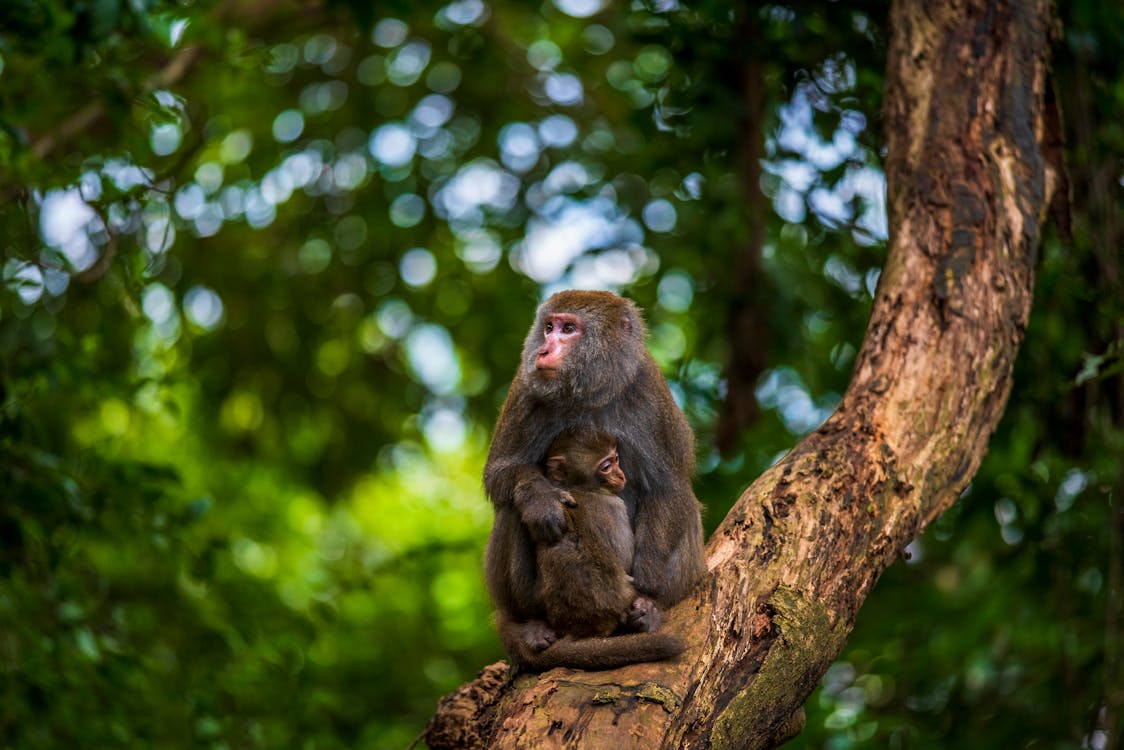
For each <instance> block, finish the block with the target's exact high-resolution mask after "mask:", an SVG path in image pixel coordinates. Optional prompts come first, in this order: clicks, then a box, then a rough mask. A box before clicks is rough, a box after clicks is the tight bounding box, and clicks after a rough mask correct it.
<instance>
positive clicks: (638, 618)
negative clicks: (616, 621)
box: [628, 596, 663, 633]
mask: <svg viewBox="0 0 1124 750" xmlns="http://www.w3.org/2000/svg"><path fill="white" fill-rule="evenodd" d="M662 624H663V612H661V611H660V608H659V605H657V604H656V603H655V602H654V601H652V600H651V599H649V598H648V597H646V596H638V597H636V599H635V600H634V601H633V602H632V608H631V609H630V610H628V627H629V628H630V629H632V630H634V631H636V632H639V633H652V632H655V631H657V630H659V629H660V625H662Z"/></svg>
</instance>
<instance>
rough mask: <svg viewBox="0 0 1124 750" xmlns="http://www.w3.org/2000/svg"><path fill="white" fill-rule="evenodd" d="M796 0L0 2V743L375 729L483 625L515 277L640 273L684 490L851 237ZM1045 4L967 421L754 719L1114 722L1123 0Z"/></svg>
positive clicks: (834, 130)
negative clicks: (747, 1)
mask: <svg viewBox="0 0 1124 750" xmlns="http://www.w3.org/2000/svg"><path fill="white" fill-rule="evenodd" d="M842 6H843V4H840V3H823V4H817V3H792V4H787V5H785V4H776V5H764V6H759V7H754V8H752V9H750V10H747V11H743V10H742V9H740V8H738V9H737V10H732V9H731V6H730V5H729V4H725V3H718V2H702V3H698V4H687V3H676V2H655V3H632V4H627V3H607V2H601V1H600V0H554V2H553V3H550V2H547V3H542V4H540V5H533V4H526V3H517V2H510V1H507V2H491V3H485V2H482V1H481V0H457V1H456V2H453V3H450V4H441V3H419V2H387V3H376V4H370V3H362V2H354V3H348V2H339V1H336V2H328V1H327V0H325V1H324V2H315V1H309V2H292V1H286V0H273V1H271V0H264V1H262V2H255V3H238V2H204V1H200V2H194V3H192V2H186V1H183V0H181V1H178V2H175V1H171V0H168V1H161V0H147V1H144V2H131V3H124V2H114V1H112V0H111V1H110V2H77V1H75V2H66V1H64V0H49V1H47V2H32V1H31V0H16V1H15V2H9V3H6V4H5V5H4V7H3V8H0V254H2V257H0V264H2V268H3V283H2V285H0V398H2V406H0V456H2V457H3V460H2V462H0V665H2V673H3V675H4V679H3V681H2V682H0V731H2V734H0V736H3V737H4V739H5V744H7V745H10V746H12V747H29V748H36V747H43V748H49V747H58V746H71V745H74V746H82V745H90V746H99V747H101V746H107V747H112V746H130V747H138V746H159V747H178V746H184V747H187V746H191V747H195V746H214V747H232V746H253V747H284V746H295V745H308V746H310V747H402V746H404V745H405V744H407V743H408V742H409V741H410V740H411V739H412V738H413V737H414V736H415V735H416V734H417V733H418V731H420V729H421V727H422V725H423V724H424V722H425V719H426V718H427V717H428V715H429V714H430V713H431V712H432V710H433V706H434V704H435V701H436V699H437V697H438V696H440V695H442V694H443V693H446V692H448V691H449V690H450V689H452V688H453V687H455V686H456V685H458V684H460V683H461V682H463V681H464V680H465V679H467V678H469V677H471V676H472V674H473V673H474V672H475V670H476V669H478V668H479V667H480V666H481V665H483V664H485V663H487V662H488V661H492V660H494V659H495V658H498V657H499V655H500V649H499V645H498V641H497V640H496V638H495V636H494V634H493V632H492V630H491V624H490V606H489V604H488V602H487V598H486V595H485V593H484V590H483V586H482V582H481V578H480V573H479V560H480V555H481V551H482V547H483V540H484V537H485V535H486V533H487V529H488V524H489V519H490V509H489V507H488V504H487V502H486V500H485V499H484V497H483V494H482V491H481V489H480V469H481V466H482V463H483V456H484V452H485V450H486V447H487V441H488V435H489V432H490V428H491V424H492V421H493V420H494V417H495V414H496V411H497V409H498V406H499V404H500V403H501V401H502V398H503V395H504V393H505V390H506V386H507V383H508V380H509V378H510V375H511V372H512V371H513V369H514V366H515V359H516V353H517V351H518V349H519V345H520V341H521V339H522V337H523V335H524V333H525V331H526V326H527V324H528V323H529V321H530V317H531V311H532V309H533V307H534V304H535V302H536V301H537V299H538V298H539V297H540V296H541V295H542V294H543V293H545V292H546V291H549V290H552V289H557V288H562V287H567V286H577V287H594V286H596V287H607V288H612V289H615V290H620V291H622V292H624V293H626V294H628V295H629V296H632V297H633V298H635V299H636V300H637V301H638V302H640V303H641V304H642V305H643V306H644V307H645V309H646V310H647V313H648V315H647V317H648V325H649V328H650V331H651V337H650V346H651V348H652V351H653V353H654V354H655V356H656V358H657V360H658V361H659V363H660V365H661V366H662V367H663V369H664V372H665V375H666V376H667V377H668V379H669V382H670V383H671V384H672V388H673V391H674V393H675V395H676V397H677V398H678V399H679V400H680V403H681V404H682V406H683V407H684V409H685V411H686V412H687V414H688V417H689V418H690V419H691V422H692V425H693V426H694V428H695V430H696V433H697V434H698V436H699V443H700V448H699V450H700V476H699V477H698V479H697V481H696V493H697V494H698V496H699V498H700V499H701V500H702V501H703V502H704V504H705V505H706V506H707V513H706V522H707V524H708V526H710V527H713V526H715V525H716V524H717V523H718V522H719V521H720V520H721V519H722V517H723V516H724V514H725V511H726V510H727V508H728V507H729V505H730V503H731V502H732V501H733V499H734V498H735V497H736V495H737V491H738V490H739V489H741V488H742V487H744V486H745V484H747V483H748V481H749V480H751V479H752V478H753V477H755V476H757V474H759V473H760V472H761V471H762V470H763V469H765V468H766V467H768V466H769V465H770V464H771V463H772V462H773V461H774V460H775V459H776V458H777V457H778V456H779V455H781V454H782V452H783V451H785V450H787V449H788V448H789V447H791V445H792V444H793V442H794V441H795V439H796V438H797V437H798V436H800V435H803V434H805V433H807V432H808V431H810V430H812V429H813V428H815V427H816V426H817V425H819V424H820V423H821V422H822V421H823V420H824V419H825V418H826V417H827V415H828V414H830V413H831V411H832V409H833V408H834V406H835V405H836V403H837V402H838V400H839V394H840V393H842V391H843V388H844V387H845V386H846V384H847V381H848V379H849V377H850V374H851V369H852V366H853V364H854V357H855V353H856V350H857V347H858V344H859V339H860V337H861V334H862V331H863V328H864V325H865V320H866V318H867V316H868V314H869V311H870V304H871V299H872V297H873V294H874V290H875V287H876V284H877V282H878V278H879V273H880V268H881V265H882V261H883V260H884V253H885V240H886V219H885V208H884V197H883V194H884V179H883V177H882V166H881V159H882V132H881V124H882V121H881V115H880V113H881V106H882V102H881V96H882V83H883V75H884V73H883V71H884V67H885V54H886V49H885V44H886V42H885V40H886V28H885V24H886V19H885V17H884V14H885V10H884V8H883V6H882V4H876V3H865V2H860V3H852V4H848V5H847V6H846V7H842ZM1058 12H1059V14H1060V18H1059V30H1058V34H1057V38H1056V43H1055V48H1054V50H1053V54H1054V67H1055V75H1056V79H1057V90H1058V92H1059V97H1060V99H1061V103H1062V107H1061V109H1062V112H1063V115H1064V118H1065V121H1066V124H1065V128H1066V136H1067V140H1068V143H1067V146H1066V157H1067V161H1068V166H1069V176H1070V181H1071V186H1072V198H1073V200H1072V226H1071V231H1068V232H1063V233H1061V234H1062V236H1061V237H1058V236H1055V235H1054V234H1050V235H1048V236H1047V237H1046V238H1045V241H1044V244H1043V247H1042V251H1041V259H1040V261H1039V266H1038V269H1037V275H1038V281H1037V287H1036V290H1035V307H1034V309H1033V312H1032V316H1031V320H1030V323H1029V325H1028V329H1027V333H1026V341H1025V344H1024V347H1023V351H1022V352H1021V354H1020V358H1019V360H1018V362H1017V364H1016V381H1015V385H1014V388H1013V391H1012V396H1011V400H1010V403H1009V405H1008V409H1007V413H1006V416H1005V417H1004V420H1003V422H1002V423H1001V425H1000V428H999V431H998V432H997V433H996V435H995V437H994V438H993V439H992V442H991V449H990V453H989V455H988V457H987V459H986V460H985V462H984V464H983V466H982V467H981V469H980V471H979V473H978V474H977V476H976V478H975V480H974V482H973V483H972V485H971V487H970V488H969V489H968V490H967V491H966V492H965V495H964V497H963V498H962V499H961V501H960V502H958V503H956V504H955V505H954V506H953V508H952V509H951V510H950V511H948V512H947V513H945V514H944V515H943V516H941V518H940V519H938V520H937V521H936V522H935V524H934V525H933V527H932V528H931V529H930V530H929V531H928V532H926V533H925V534H924V535H923V536H922V537H920V538H919V539H918V540H916V541H915V542H914V544H913V545H912V546H911V551H912V556H911V558H910V559H909V560H908V561H907V562H905V563H902V564H898V565H895V566H893V567H891V568H890V569H889V570H888V571H887V572H886V574H885V575H884V576H883V578H882V580H881V581H880V582H879V584H878V587H877V589H876V590H875V591H874V593H873V594H872V595H871V597H870V598H869V600H868V601H867V603H866V605H865V606H864V608H863V609H862V610H861V612H860V613H859V615H858V618H857V622H856V628H855V631H854V633H853V635H852V637H851V640H850V644H849V646H848V648H847V650H846V651H845V652H844V653H843V655H842V656H841V658H840V659H839V660H838V661H837V662H836V664H835V665H834V666H833V667H832V668H831V669H830V670H829V672H828V674H827V676H826V677H825V678H824V681H823V684H822V686H821V688H820V689H819V690H818V691H817V692H816V694H815V695H814V696H813V697H812V699H811V700H810V701H809V703H808V705H807V707H806V708H807V711H808V714H809V719H808V724H807V728H806V730H805V731H804V733H803V734H802V735H801V736H800V737H799V738H798V739H797V740H796V741H795V744H796V745H797V746H806V747H831V748H840V747H853V746H871V747H884V746H887V745H889V746H893V747H950V746H958V745H965V746H968V745H973V746H994V747H1002V746H1023V745H1027V744H1028V743H1029V742H1030V741H1032V740H1038V741H1039V743H1040V744H1041V743H1045V744H1046V745H1047V746H1050V747H1082V746H1085V747H1093V748H1102V747H1106V746H1108V743H1111V742H1112V741H1113V740H1114V739H1115V741H1116V742H1119V741H1120V734H1119V727H1120V725H1121V721H1122V715H1124V695H1121V693H1120V686H1121V685H1124V655H1122V654H1121V651H1120V645H1119V644H1120V643H1121V642H1124V620H1122V606H1124V605H1122V599H1124V594H1122V589H1121V587H1122V582H1121V575H1122V570H1124V552H1122V547H1124V521H1122V520H1121V519H1122V510H1121V509H1122V505H1121V497H1122V494H1124V469H1122V467H1121V461H1120V457H1121V456H1122V455H1124V343H1122V342H1124V277H1122V273H1124V268H1122V267H1121V263H1122V257H1121V252H1120V251H1121V247H1122V244H1124V220H1122V219H1121V218H1120V217H1121V216H1124V210H1122V209H1124V187H1122V181H1124V162H1122V160H1121V154H1124V126H1122V125H1121V117H1120V114H1121V112H1124V83H1122V81H1124V70H1122V68H1121V63H1120V60H1121V59H1122V53H1124V49H1122V47H1124V15H1122V14H1121V13H1120V12H1118V11H1117V10H1115V9H1114V8H1110V7H1108V6H1105V5H1103V4H1099V3H1093V2H1074V3H1065V4H1063V7H1060V8H1059V9H1058ZM1065 223H1068V222H1063V224H1065ZM747 257H748V258H750V261H748V262H747V260H746V258H747ZM735 269H740V270H739V271H738V272H736V273H735ZM747 309H748V311H749V314H750V315H751V317H750V319H751V320H753V321H757V324H756V327H751V328H750V332H751V333H752V335H751V336H749V337H746V336H738V337H737V338H736V339H735V338H734V337H732V336H731V335H730V332H731V331H732V330H734V331H739V330H740V331H742V332H743V333H744V331H745V328H744V327H743V328H741V329H738V328H734V327H732V326H733V323H732V322H731V321H733V320H735V319H736V316H737V315H738V314H742V313H745V312H746V310H747ZM747 350H748V351H747ZM747 362H748V363H750V365H748V366H747V364H746V363H747ZM731 363H732V366H731V367H730V368H729V369H728V364H731ZM752 363H757V364H756V365H754V364H752ZM753 367H757V368H759V369H758V370H757V371H755V372H747V369H752V368H753ZM731 393H738V394H741V395H742V396H743V397H744V396H745V395H746V394H747V393H750V394H752V396H753V399H752V401H753V402H754V405H755V406H756V409H754V410H751V413H750V414H749V415H748V416H747V417H746V418H745V419H734V424H735V425H736V427H737V428H744V429H741V430H740V431H738V430H737V429H735V431H734V435H735V438H734V439H732V440H723V443H724V444H723V449H724V450H723V451H722V452H719V451H718V449H717V447H716V438H717V437H718V436H719V433H720V428H719V425H720V423H722V420H723V419H724V418H726V419H729V414H730V411H729V407H728V406H727V404H730V403H732V402H733V401H734V398H733V397H732V396H731ZM754 411H755V413H752V412H754ZM1114 730H1115V731H1116V734H1115V735H1114V734H1113V731H1114Z"/></svg>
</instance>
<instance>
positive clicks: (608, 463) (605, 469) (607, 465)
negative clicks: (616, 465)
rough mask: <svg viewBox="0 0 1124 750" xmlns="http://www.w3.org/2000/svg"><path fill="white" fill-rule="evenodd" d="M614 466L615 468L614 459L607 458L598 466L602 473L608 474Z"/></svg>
mask: <svg viewBox="0 0 1124 750" xmlns="http://www.w3.org/2000/svg"><path fill="white" fill-rule="evenodd" d="M612 468H613V459H611V458H606V459H605V460H604V461H602V462H601V465H600V466H598V467H597V470H598V471H600V472H601V473H602V474H608V473H609V470H610V469H612Z"/></svg>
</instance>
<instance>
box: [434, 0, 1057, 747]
mask: <svg viewBox="0 0 1124 750" xmlns="http://www.w3.org/2000/svg"><path fill="white" fill-rule="evenodd" d="M890 24H891V37H890V46H889V59H888V67H887V74H886V105H885V128H886V136H887V139H886V142H887V157H886V164H885V170H886V181H887V191H888V210H889V217H890V238H889V257H888V258H887V261H886V266H885V269H884V271H883V273H882V278H881V281H880V282H879V287H878V292H877V295H876V299H875V303H874V309H873V312H872V315H871V320H870V324H869V327H868V329H867V332H866V339H865V341H864V343H863V347H862V350H861V352H860V354H859V357H858V360H857V363H856V367H855V373H854V377H853V380H852V382H851V385H850V387H849V389H848V391H847V393H846V395H845V396H844V398H843V400H842V402H841V404H840V406H839V409H838V411H836V413H835V414H834V415H833V416H832V417H831V418H830V419H829V420H828V421H827V422H826V423H825V424H824V425H823V426H822V427H820V428H819V429H818V430H816V431H815V432H813V433H812V434H810V435H809V436H808V437H807V438H805V439H804V440H803V441H801V442H800V443H799V444H798V445H797V446H796V447H795V448H794V449H793V450H792V451H791V453H789V454H788V456H786V457H785V458H784V459H783V460H782V461H780V462H779V463H777V464H776V465H775V466H773V467H772V468H770V469H769V470H768V471H766V472H765V474H763V475H762V476H761V477H760V478H759V479H758V480H757V481H756V482H755V483H754V484H753V485H752V486H751V487H750V488H749V489H748V490H746V491H745V493H744V494H743V495H742V496H741V498H740V499H739V500H738V502H737V504H736V505H735V506H734V508H733V509H732V510H731V511H730V513H729V515H728V516H727V517H726V519H725V520H724V522H723V523H722V525H721V526H720V527H719V529H718V530H717V531H716V532H715V534H714V536H713V537H712V538H711V540H710V542H709V545H708V547H707V554H708V566H709V570H710V574H711V575H710V578H709V579H708V580H707V581H706V583H705V585H703V586H700V587H699V589H698V590H697V591H696V592H695V593H694V595H693V596H691V597H689V598H688V599H687V600H685V601H683V602H682V603H681V604H680V605H678V606H677V607H675V608H674V609H673V610H672V611H671V612H670V613H669V616H668V623H667V625H666V627H667V628H668V629H669V630H671V631H673V632H676V633H679V634H680V635H682V636H683V637H684V638H685V639H686V641H687V642H688V643H690V644H694V645H693V646H692V647H691V648H690V649H689V650H688V652H687V653H686V654H684V655H683V656H682V657H680V658H679V659H676V660H674V661H672V662H666V663H657V664H645V665H635V666H632V667H628V668H625V669H619V670H615V671H611V672H603V673H585V672H575V671H565V670H554V671H551V672H548V673H546V674H544V675H542V676H534V675H520V676H516V677H514V678H513V679H511V678H510V673H508V672H507V671H506V670H507V668H506V665H503V664H502V663H501V664H496V665H492V666H491V667H489V668H487V669H486V670H485V672H484V673H482V677H481V679H479V680H477V681H476V682H474V683H471V684H470V685H468V686H466V687H465V688H462V691H460V692H458V693H457V694H455V695H453V696H450V697H449V698H447V699H445V700H444V701H443V702H442V705H441V707H440V708H439V710H438V714H437V716H435V717H434V719H433V721H432V722H431V723H430V726H429V728H428V730H427V735H426V740H427V741H428V742H429V743H430V745H431V746H432V747H454V746H456V747H464V746H473V745H488V746H491V747H496V748H508V747H526V748H544V747H618V748H624V747H645V748H648V747H664V748H671V747H692V748H693V747H713V748H727V747H739V748H742V747H745V748H761V747H771V746H775V745H776V744H778V743H779V742H782V741H784V740H785V739H787V738H788V737H790V736H792V735H793V734H794V733H795V732H796V731H799V728H800V725H801V724H802V710H801V706H802V704H803V702H804V701H805V699H806V698H807V696H808V694H809V693H810V692H811V691H812V689H813V688H814V687H815V685H816V683H817V681H818V680H819V678H820V677H821V676H822V675H823V673H824V672H825V671H826V669H827V668H828V666H829V665H830V664H831V662H832V661H833V660H834V659H835V657H836V656H837V655H838V654H839V652H840V650H841V649H842V647H843V644H844V642H845V640H846V637H847V634H848V633H849V632H850V630H851V627H852V623H853V619H854V616H855V613H856V611H857V610H858V608H859V606H860V605H861V604H862V602H863V600H864V599H865V597H866V596H867V594H868V593H869V592H870V590H871V587H873V586H874V583H875V581H877V579H878V577H879V575H880V574H881V572H882V571H883V570H884V569H885V568H886V566H888V565H889V564H891V563H892V562H893V561H894V560H895V559H897V557H898V556H899V555H900V554H901V553H902V551H903V549H904V548H905V547H906V545H907V544H908V543H909V542H910V540H912V539H913V538H914V537H915V536H916V535H917V534H918V532H920V531H921V529H922V528H923V527H924V526H925V525H926V524H928V523H929V522H930V521H932V520H933V519H934V518H935V517H936V516H937V515H938V514H940V513H941V512H942V511H943V510H945V509H946V508H948V507H949V506H950V505H951V504H952V503H953V502H954V501H955V500H956V498H957V497H958V496H959V495H960V493H961V492H962V491H963V490H964V488H965V487H966V486H967V484H968V482H969V481H970V480H971V478H972V476H973V475H974V473H975V471H976V469H977V467H978V466H979V463H980V459H981V457H982V456H983V453H984V451H985V449H986V446H987V441H988V438H989V437H990V435H991V433H992V431H993V430H994V428H995V425H996V423H997V422H998V420H999V417H1000V415H1001V414H1002V411H1003V408H1004V405H1005V403H1006V399H1007V395H1008V392H1009V389H1010V383H1011V369H1012V364H1013V362H1014V359H1015V354H1016V351H1017V349H1018V346H1019V343H1020V342H1021V340H1022V337H1023V332H1024V330H1025V326H1026V321H1027V317H1028V314H1029V310H1030V302H1031V287H1032V280H1033V267H1034V262H1035V255H1036V252H1037V248H1038V244H1039V233H1040V229H1041V225H1042V222H1043V220H1044V217H1045V213H1046V209H1047V207H1048V205H1049V202H1050V197H1051V195H1052V194H1053V192H1054V187H1055V185H1056V184H1057V180H1058V173H1057V171H1056V170H1055V168H1054V167H1053V166H1051V163H1050V159H1049V158H1048V154H1047V144H1048V142H1051V139H1052V138H1053V134H1051V133H1050V132H1048V131H1049V130H1050V126H1049V123H1050V122H1056V120H1051V119H1050V118H1047V117H1046V113H1047V112H1048V110H1050V109H1051V107H1052V103H1051V102H1052V100H1051V99H1050V97H1049V96H1048V93H1047V92H1048V59H1047V58H1048V51H1049V36H1050V29H1051V19H1050V12H1049V3H1048V2H1046V0H1034V2H1026V3H1022V2H1019V3H1016V2H1004V1H1002V0H965V1H962V2H950V3H926V2H924V0H901V1H900V2H896V3H895V4H894V6H893V9H892V11H891V19H890Z"/></svg>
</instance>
